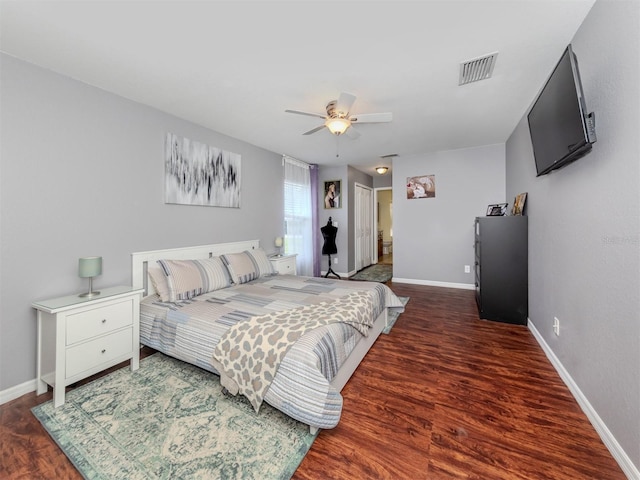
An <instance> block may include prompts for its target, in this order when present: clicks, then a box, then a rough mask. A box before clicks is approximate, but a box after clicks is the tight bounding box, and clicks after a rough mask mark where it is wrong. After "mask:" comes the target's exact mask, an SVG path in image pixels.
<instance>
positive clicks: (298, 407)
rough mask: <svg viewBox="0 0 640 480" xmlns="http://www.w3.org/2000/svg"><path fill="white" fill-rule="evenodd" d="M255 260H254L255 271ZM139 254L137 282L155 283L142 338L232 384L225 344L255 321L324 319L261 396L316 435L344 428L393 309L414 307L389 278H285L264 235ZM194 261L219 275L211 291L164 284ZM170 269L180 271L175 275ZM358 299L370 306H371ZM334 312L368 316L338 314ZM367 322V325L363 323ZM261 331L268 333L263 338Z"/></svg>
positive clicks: (143, 313) (145, 306)
mask: <svg viewBox="0 0 640 480" xmlns="http://www.w3.org/2000/svg"><path fill="white" fill-rule="evenodd" d="M246 259H251V261H252V265H253V267H250V266H248V263H247V262H246ZM131 260H132V283H133V286H134V287H138V288H144V289H145V296H144V299H143V301H142V302H141V306H140V342H141V343H142V344H144V345H147V346H149V347H151V348H154V349H156V350H158V351H161V352H162V353H164V354H167V355H170V356H172V357H175V358H178V359H180V360H183V361H186V362H189V363H191V364H194V365H197V366H198V367H201V368H203V369H205V370H208V371H210V372H212V373H215V374H218V375H220V376H221V383H222V384H223V386H225V387H226V386H228V385H236V386H237V384H236V383H235V382H234V377H233V376H232V373H233V372H231V373H230V372H229V370H224V369H223V371H222V372H221V371H220V370H221V368H222V367H226V366H227V364H225V363H224V359H220V357H219V355H220V351H221V346H222V345H226V344H227V342H228V341H229V339H230V338H232V337H233V332H234V331H235V330H237V329H242V328H244V329H245V330H246V329H247V328H249V327H248V325H249V323H248V322H259V323H260V322H265V321H267V320H268V321H272V323H276V324H282V323H287V324H288V322H294V321H295V318H298V319H300V318H303V319H312V318H316V319H317V320H316V321H317V322H320V323H318V325H313V327H314V328H312V329H311V326H308V327H306V328H307V330H305V331H304V334H302V336H300V337H299V338H298V339H297V341H295V343H293V344H292V345H290V346H287V347H286V348H285V349H284V351H286V354H283V356H282V358H281V360H280V361H279V363H278V364H277V367H276V369H275V370H274V371H275V375H274V376H273V378H272V379H270V383H269V385H268V386H267V387H266V388H265V389H264V390H263V391H262V393H263V395H262V397H260V402H262V401H264V402H266V403H268V404H270V405H272V406H273V407H275V408H277V409H279V410H281V411H282V412H284V413H285V414H287V415H289V416H291V417H293V418H295V419H296V420H299V421H301V422H303V423H305V424H308V425H309V426H310V429H311V431H312V432H315V431H317V429H319V428H325V429H326V428H333V427H335V426H336V425H337V423H338V421H339V419H340V414H341V411H342V396H341V395H340V391H341V390H342V388H343V387H344V385H345V384H346V383H347V381H348V380H349V378H350V377H351V375H352V374H353V372H354V371H355V369H356V368H357V366H358V365H359V363H360V361H361V360H362V359H363V358H364V356H365V355H366V353H367V352H368V351H369V349H370V348H371V346H372V345H373V344H374V342H375V341H376V339H377V338H378V336H379V335H380V333H381V332H382V330H383V329H384V327H385V326H386V325H387V318H388V309H389V308H394V309H398V310H400V311H402V309H403V308H404V307H403V304H402V302H400V300H399V299H398V297H396V295H395V294H394V293H393V292H392V291H391V289H389V288H388V287H387V286H386V285H383V284H380V283H375V282H355V281H348V280H335V279H329V278H316V277H302V276H295V275H280V274H278V273H277V272H274V271H273V267H272V265H271V263H270V262H269V261H268V259H267V257H266V254H265V253H264V251H263V250H262V249H261V248H260V245H259V241H257V240H251V241H244V242H233V243H224V244H213V245H203V246H197V247H186V248H177V249H168V250H155V251H148V252H138V253H133V254H132V256H131ZM240 260H242V261H245V263H244V264H243V263H241V262H240ZM220 263H222V264H224V266H225V269H224V272H223V271H222V270H223V269H221V268H220ZM184 264H187V265H192V264H197V265H198V267H197V268H199V269H200V270H201V271H203V270H207V269H208V270H207V271H209V270H211V271H213V272H214V273H209V274H208V278H209V280H208V283H207V285H206V286H205V287H203V288H192V287H193V285H188V282H186V281H185V282H182V285H181V287H180V288H174V289H173V290H172V289H171V288H169V290H171V291H170V292H169V293H167V291H165V289H166V288H167V285H166V284H159V280H158V270H162V271H163V273H164V274H166V275H168V276H167V277H166V278H168V279H170V280H169V283H170V284H171V282H173V284H176V285H180V283H181V280H182V278H181V277H180V272H181V271H180V270H171V269H172V268H178V267H181V266H182V265H184ZM194 268H195V267H194ZM252 268H253V270H252ZM165 269H166V270H165ZM243 269H244V270H243ZM167 271H169V272H174V273H175V274H174V275H173V277H171V276H170V275H169V273H168V272H167ZM249 271H250V274H249V273H247V272H249ZM176 272H177V273H176ZM226 273H228V276H226ZM202 276H203V277H206V275H204V274H203V275H202ZM163 278H164V277H163ZM174 287H175V285H174ZM199 287H202V285H199ZM176 292H182V294H176ZM172 294H173V296H172ZM354 301H355V302H362V307H361V303H357V304H354V303H353V302H354ZM365 302H366V306H365V305H364V303H365ZM354 305H356V306H354ZM340 309H341V310H340ZM328 312H344V315H335V316H337V317H341V316H344V317H347V316H352V317H355V316H356V315H357V316H358V318H357V319H355V320H354V319H343V318H340V319H333V318H329V317H333V316H334V315H328V314H327V313H328ZM365 317H366V318H365ZM352 320H353V321H352ZM305 321H306V320H305ZM309 321H311V320H309ZM354 322H355V323H354ZM358 322H360V323H361V324H365V323H366V325H365V326H364V327H362V328H360V326H359V324H357V323H358ZM354 327H355V328H354ZM282 328H285V327H282ZM298 328H299V327H295V328H294V330H295V329H298ZM234 329H235V330H234ZM359 329H360V330H362V331H359ZM252 330H253V327H252ZM257 337H258V338H260V339H263V336H262V335H257ZM245 345H246V343H245ZM258 351H260V349H258ZM216 355H218V356H217V357H215V358H214V356H216ZM270 358H271V357H270ZM250 360H251V359H250ZM221 362H222V363H221ZM267 363H269V364H270V363H271V362H266V361H265V362H264V363H263V364H261V365H254V367H253V368H254V369H256V368H258V369H261V368H262V367H263V366H264V367H265V370H266V364H267ZM236 365H237V363H236ZM267 376H268V375H267ZM239 378H241V377H240V376H239V374H238V376H236V380H237V382H238V383H240V393H243V394H245V396H247V397H248V398H249V400H250V401H251V403H252V404H253V405H254V408H256V404H255V403H254V400H253V399H252V398H251V396H250V395H249V394H247V393H246V392H245V391H243V390H242V388H243V387H242V384H241V382H240V380H239ZM254 383H255V382H254ZM263 388H264V387H263ZM231 390H233V388H231ZM231 393H236V392H234V391H232V392H231ZM256 410H259V405H257V408H256Z"/></svg>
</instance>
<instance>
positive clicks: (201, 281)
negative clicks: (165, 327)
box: [158, 257, 231, 302]
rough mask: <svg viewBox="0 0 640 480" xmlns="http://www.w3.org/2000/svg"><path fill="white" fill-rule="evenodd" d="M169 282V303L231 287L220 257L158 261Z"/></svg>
mask: <svg viewBox="0 0 640 480" xmlns="http://www.w3.org/2000/svg"><path fill="white" fill-rule="evenodd" d="M158 265H160V267H161V269H162V273H163V274H164V277H165V279H166V282H167V286H168V290H169V295H168V300H165V301H169V302H175V301H177V300H188V299H190V298H193V297H197V296H198V295H202V294H203V293H207V292H213V291H214V290H219V289H221V288H226V287H228V286H230V285H231V279H230V278H229V273H228V272H227V269H226V268H225V266H224V264H223V263H222V260H221V259H220V258H219V257H212V258H207V259H202V260H158Z"/></svg>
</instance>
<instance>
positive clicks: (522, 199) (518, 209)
mask: <svg viewBox="0 0 640 480" xmlns="http://www.w3.org/2000/svg"><path fill="white" fill-rule="evenodd" d="M526 202H527V192H524V193H521V194H519V195H516V199H515V200H514V201H513V208H512V209H511V215H524V205H525V203H526Z"/></svg>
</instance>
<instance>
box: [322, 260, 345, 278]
mask: <svg viewBox="0 0 640 480" xmlns="http://www.w3.org/2000/svg"><path fill="white" fill-rule="evenodd" d="M329 274H331V275H335V276H336V277H338V279H340V280H341V278H340V275H338V274H337V273H336V272H334V271H333V268H331V254H329V270H327V274H326V275H325V276H324V278H327V277H328V276H329Z"/></svg>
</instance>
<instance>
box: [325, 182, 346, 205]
mask: <svg viewBox="0 0 640 480" xmlns="http://www.w3.org/2000/svg"><path fill="white" fill-rule="evenodd" d="M340 187H341V181H340V180H328V181H326V182H324V208H340V207H342V197H341V196H340Z"/></svg>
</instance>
